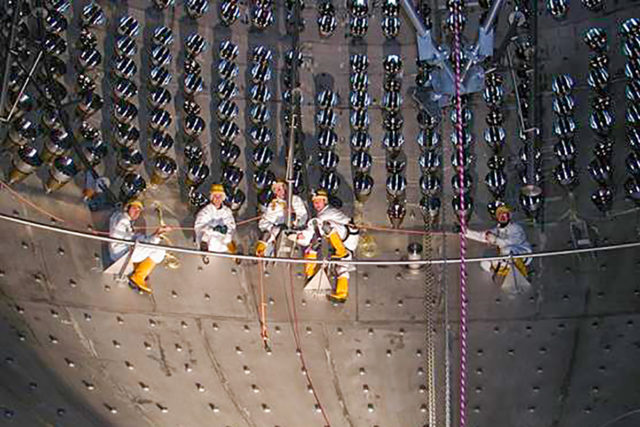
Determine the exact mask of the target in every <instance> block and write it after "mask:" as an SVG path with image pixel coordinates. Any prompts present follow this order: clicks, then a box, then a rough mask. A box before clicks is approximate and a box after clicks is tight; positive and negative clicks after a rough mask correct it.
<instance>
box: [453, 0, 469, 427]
mask: <svg viewBox="0 0 640 427" xmlns="http://www.w3.org/2000/svg"><path fill="white" fill-rule="evenodd" d="M461 21H462V0H459V2H457V3H456V6H455V11H454V29H453V34H454V46H453V56H454V61H455V108H456V118H457V120H456V122H455V127H456V134H457V137H458V138H457V140H458V147H457V148H458V178H459V179H460V184H462V183H463V182H464V144H463V141H464V139H463V117H462V96H461V93H460V85H461V81H460V80H461V75H460V69H461V62H462V49H461V40H460V33H461V32H462V29H461V28H460V23H461ZM460 187H462V185H461V186H460ZM464 197H465V195H464V192H462V191H461V192H460V207H461V208H464V207H465V199H464ZM458 216H459V220H460V427H465V425H466V422H467V265H466V262H465V257H466V254H467V237H466V232H467V219H466V217H465V214H464V209H460V211H459V212H458Z"/></svg>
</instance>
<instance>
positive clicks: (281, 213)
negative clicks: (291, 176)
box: [258, 195, 309, 245]
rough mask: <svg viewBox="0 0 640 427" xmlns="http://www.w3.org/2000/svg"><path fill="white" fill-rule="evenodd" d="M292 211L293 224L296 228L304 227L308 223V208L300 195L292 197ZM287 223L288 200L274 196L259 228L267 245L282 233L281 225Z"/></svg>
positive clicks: (263, 214) (261, 218)
mask: <svg viewBox="0 0 640 427" xmlns="http://www.w3.org/2000/svg"><path fill="white" fill-rule="evenodd" d="M291 211H292V213H293V218H292V225H293V227H294V228H299V227H302V226H303V225H304V224H306V223H307V217H308V216H309V215H308V214H307V208H306V206H305V205H304V202H303V201H302V199H301V198H300V197H299V196H296V195H294V196H293V197H292V198H291ZM286 223H287V201H286V200H285V199H278V198H274V199H273V200H272V201H271V203H269V206H267V209H266V210H265V211H264V212H263V213H262V216H261V217H260V221H259V222H258V228H259V229H260V231H262V232H263V234H262V241H264V242H265V243H266V244H267V245H270V244H272V243H273V242H275V240H276V239H277V238H278V235H279V234H280V227H278V226H279V225H283V224H286Z"/></svg>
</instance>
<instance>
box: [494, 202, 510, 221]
mask: <svg viewBox="0 0 640 427" xmlns="http://www.w3.org/2000/svg"><path fill="white" fill-rule="evenodd" d="M503 213H508V214H511V209H509V206H507V205H500V206H498V207H497V208H496V218H498V217H499V216H500V214H503Z"/></svg>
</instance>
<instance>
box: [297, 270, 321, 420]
mask: <svg viewBox="0 0 640 427" xmlns="http://www.w3.org/2000/svg"><path fill="white" fill-rule="evenodd" d="M287 270H288V273H289V291H290V293H291V304H290V305H289V304H287V308H288V310H287V312H288V314H289V320H290V321H291V323H292V328H293V339H294V341H295V343H296V353H297V354H298V357H299V358H300V365H301V366H302V372H303V373H304V376H305V378H306V379H307V382H308V383H309V388H310V389H311V392H312V393H313V398H314V399H315V401H316V405H317V408H318V410H319V411H320V413H321V414H322V418H324V422H325V423H327V424H326V427H331V422H330V421H329V417H328V415H327V412H326V410H325V408H324V406H323V405H322V402H320V398H319V397H318V392H317V391H316V388H315V387H314V385H313V381H312V380H311V374H309V369H308V368H307V363H306V362H305V360H304V352H303V351H302V343H301V342H300V329H299V327H298V311H297V310H296V299H295V293H294V281H293V265H291V264H289V265H287Z"/></svg>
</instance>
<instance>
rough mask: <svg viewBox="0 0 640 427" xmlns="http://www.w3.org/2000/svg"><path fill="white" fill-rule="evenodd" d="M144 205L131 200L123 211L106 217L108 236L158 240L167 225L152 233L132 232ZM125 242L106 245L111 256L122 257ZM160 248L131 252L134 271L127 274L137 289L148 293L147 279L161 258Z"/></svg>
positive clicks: (146, 241)
mask: <svg viewBox="0 0 640 427" xmlns="http://www.w3.org/2000/svg"><path fill="white" fill-rule="evenodd" d="M143 209H144V205H143V204H142V202H141V201H139V200H131V201H129V202H128V203H127V204H126V205H125V206H124V209H123V210H118V211H116V212H114V213H113V215H111V219H110V220H109V236H110V237H113V238H114V239H122V240H132V241H138V242H144V243H153V244H158V243H160V236H161V235H162V234H163V233H166V232H168V231H171V227H168V226H160V227H158V228H157V229H156V231H155V232H154V233H153V234H150V235H147V234H144V233H135V232H134V231H133V223H134V222H135V221H136V220H137V219H138V218H139V217H140V214H141V213H142V210H143ZM128 250H129V245H127V244H126V243H116V242H112V243H110V244H109V253H110V255H111V259H112V260H113V261H116V260H117V259H119V258H121V257H123V256H126V254H127V251H128ZM164 256H165V251H164V249H156V248H147V247H136V248H135V249H134V250H133V253H132V254H131V262H133V266H134V270H133V273H131V275H130V276H129V282H130V283H131V284H132V285H133V286H135V287H136V288H137V289H139V290H141V291H144V292H148V293H151V287H150V286H149V282H147V278H148V277H149V275H150V274H151V272H152V271H153V269H154V268H155V266H156V264H158V263H160V262H162V260H164Z"/></svg>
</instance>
